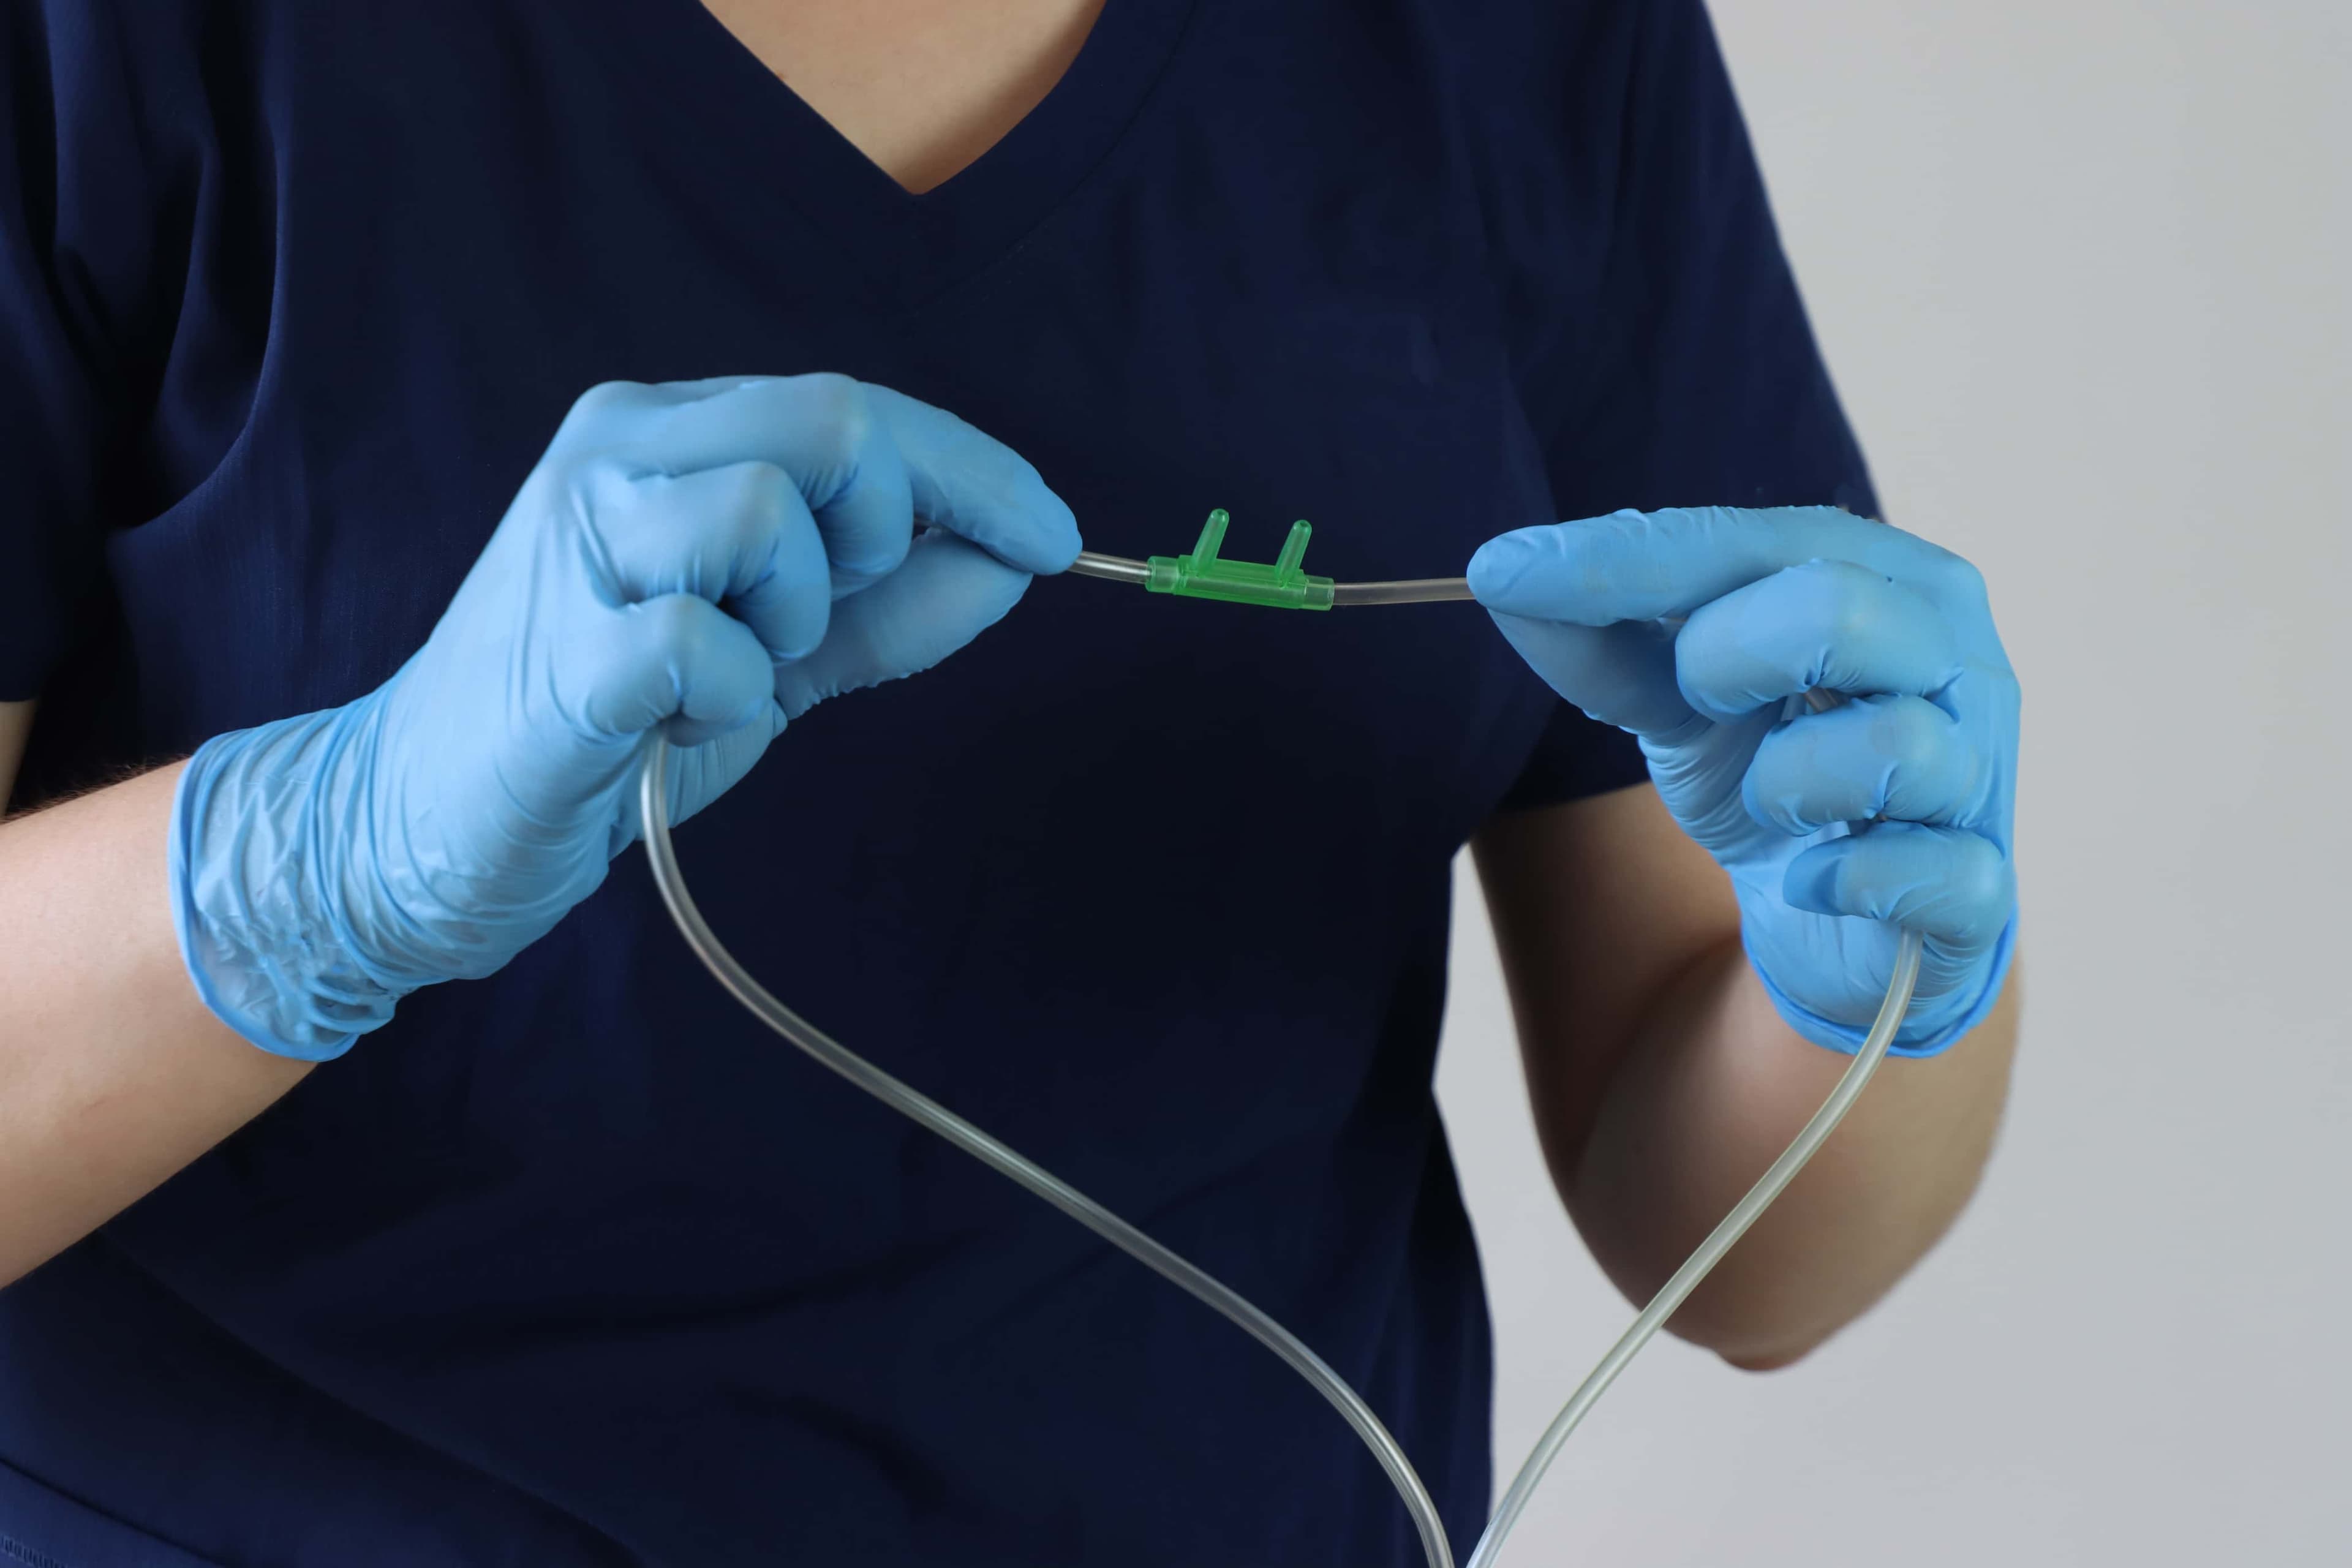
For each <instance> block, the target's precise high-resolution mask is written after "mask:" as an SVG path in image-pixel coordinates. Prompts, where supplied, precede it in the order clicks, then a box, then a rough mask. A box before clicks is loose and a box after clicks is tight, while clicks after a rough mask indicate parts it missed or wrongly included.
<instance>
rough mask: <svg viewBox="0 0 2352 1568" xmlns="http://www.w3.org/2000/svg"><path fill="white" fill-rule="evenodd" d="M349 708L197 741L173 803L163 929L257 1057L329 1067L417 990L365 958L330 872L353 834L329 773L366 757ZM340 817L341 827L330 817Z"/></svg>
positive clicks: (211, 1004) (359, 722)
mask: <svg viewBox="0 0 2352 1568" xmlns="http://www.w3.org/2000/svg"><path fill="white" fill-rule="evenodd" d="M364 729H365V724H364V714H363V713H362V712H361V711H360V705H358V704H354V705H353V706H352V707H351V708H337V709H329V710H325V711H323V712H319V713H306V714H303V715H302V716H300V717H299V718H294V719H286V720H281V721H278V722H277V723H274V724H265V725H263V726H261V727H260V728H258V729H253V730H239V731H231V732H230V733H228V734H226V735H218V736H215V737H214V738H213V739H212V740H210V741H207V742H205V743H204V745H202V746H200V747H198V748H197V750H196V753H195V755H194V756H193V757H191V758H189V759H188V763H187V765H186V767H185V768H184V770H183V771H182V773H181V774H180V781H179V786H178V789H177V791H176V792H175V794H174V796H173V804H172V825H171V838H170V845H169V850H168V853H169V857H170V867H171V891H172V919H173V927H174V929H175V930H176V931H177V932H178V935H179V941H180V958H181V962H182V963H184V965H185V966H186V968H187V972H188V977H189V978H190V979H191V980H192V981H193V982H194V984H195V987H196V994H197V995H199V996H200V997H202V998H203V999H204V1004H205V1006H206V1007H208V1008H210V1009H211V1010H212V1012H213V1014H214V1016H215V1017H217V1018H219V1019H220V1020H221V1022H223V1023H225V1024H226V1025H227V1026H229V1027H230V1028H232V1029H234V1030H236V1032H237V1033H238V1034H240V1035H242V1036H244V1037H245V1038H246V1039H247V1040H249V1041H251V1042H252V1043H253V1044H254V1045H256V1046H258V1047H261V1048H262V1049H263V1050H265V1051H269V1052H271V1053H273V1054H275V1055H278V1056H281V1057H292V1058H296V1059H298V1060H300V1061H310V1062H320V1061H329V1060H331V1059H332V1058H336V1057H339V1056H341V1055H342V1054H343V1053H344V1052H345V1051H347V1050H349V1049H350V1048H351V1047H352V1042H353V1041H354V1040H356V1039H358V1038H359V1037H360V1036H362V1035H363V1034H366V1033H367V1032H369V1031H370V1030H372V1029H377V1028H381V1027H383V1025H384V1024H386V1023H388V1022H389V1021H390V1020H391V1018H392V1012H393V1007H394V1005H395V1004H396V1003H398V1002H399V1000H400V999H401V997H403V996H404V995H406V994H408V992H409V991H410V990H413V989H414V988H415V987H414V986H411V985H404V984H398V983H396V982H394V981H393V980H392V979H391V978H390V977H389V976H386V975H384V974H383V973H381V972H380V971H378V970H377V969H376V968H375V967H374V966H373V965H371V964H370V963H368V962H367V961H366V960H365V959H364V958H363V957H362V956H361V952H360V949H359V947H358V945H357V944H356V943H354V942H352V932H351V931H350V930H349V927H348V923H347V921H345V919H344V917H343V916H342V914H341V910H340V908H339V905H340V902H341V900H339V899H338V898H337V897H336V889H337V883H338V880H339V879H338V878H337V876H336V874H335V859H336V858H337V857H339V856H341V855H342V854H343V853H345V852H346V847H347V846H348V844H349V842H350V840H351V839H352V837H353V836H354V835H356V834H359V833H362V832H363V831H364V827H363V825H362V824H360V823H357V822H353V821H349V820H331V819H330V818H332V817H334V816H337V814H335V813H333V812H332V811H331V809H330V803H331V802H333V801H336V800H338V799H343V800H348V799H349V798H351V792H349V791H347V790H342V789H339V788H337V787H336V784H335V775H336V773H338V772H339V771H340V770H341V769H343V768H345V767H347V766H350V765H353V763H354V759H353V757H352V752H354V751H355V750H358V749H362V748H363V746H364V743H365V742H364V738H363V731H364ZM341 815H344V816H348V814H347V813H346V814H341Z"/></svg>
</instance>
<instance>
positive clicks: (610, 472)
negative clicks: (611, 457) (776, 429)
mask: <svg viewBox="0 0 2352 1568" xmlns="http://www.w3.org/2000/svg"><path fill="white" fill-rule="evenodd" d="M590 484H591V489H590V495H591V504H592V506H593V510H594V511H595V514H596V536H597V538H598V539H599V540H601V541H602V542H603V544H604V552H605V559H606V563H607V567H608V572H609V575H610V580H611V586H612V588H613V591H614V593H615V594H617V595H618V596H619V597H620V599H621V601H622V602H623V603H624V604H636V603H642V602H644V601H647V600H652V599H657V598H661V597H664V596H666V595H672V594H691V595H695V596H697V597H698V598H703V599H708V600H710V601H712V602H713V603H723V604H724V605H726V607H727V608H728V609H729V610H730V611H732V612H733V613H734V614H735V615H736V616H739V617H740V618H741V619H742V620H743V622H744V623H745V624H746V625H748V626H750V627H751V630H752V631H753V632H754V633H756V634H757V635H758V637H759V639H760V641H761V643H762V644H763V645H765V646H766V647H767V649H768V651H769V653H770V655H771V656H772V657H773V658H778V659H793V658H801V657H803V655H805V654H807V653H808V652H809V650H810V649H812V648H814V647H816V646H817V644H818V643H820V642H822V641H823V640H824V629H825V625H826V622H827V620H828V618H829V616H830V606H831V604H832V600H833V593H832V574H831V572H830V569H829V566H828V563H827V560H826V556H825V544H824V539H823V538H822V537H821V536H820V535H819V532H818V527H817V523H816V520H815V519H814V517H812V516H811V515H810V512H809V509H808V503H807V502H806V501H804V500H802V498H801V494H800V490H799V489H798V488H797V487H796V486H795V485H794V484H793V479H792V477H791V476H790V475H788V474H786V473H785V472H784V470H783V469H782V468H778V467H777V466H776V465H775V464H773V463H769V462H761V461H752V462H743V463H730V464H729V465H727V466H726V467H724V468H702V469H697V470H695V471H692V472H688V473H683V474H677V475H675V476H673V475H670V474H663V473H651V474H635V475H631V474H627V473H625V472H623V471H621V470H620V469H618V468H611V467H605V468H599V469H597V470H596V471H595V473H594V477H593V479H591V481H590Z"/></svg>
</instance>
